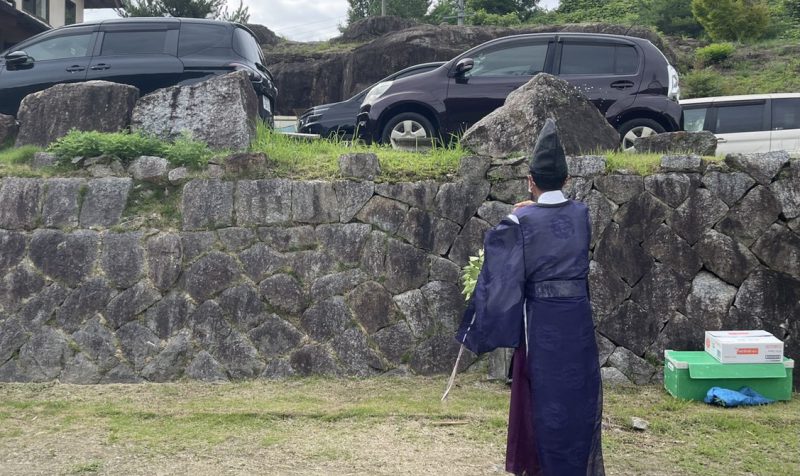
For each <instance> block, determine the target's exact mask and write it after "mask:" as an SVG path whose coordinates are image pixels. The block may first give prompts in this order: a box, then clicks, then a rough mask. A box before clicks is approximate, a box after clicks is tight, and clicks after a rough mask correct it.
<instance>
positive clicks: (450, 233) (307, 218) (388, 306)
mask: <svg viewBox="0 0 800 476" xmlns="http://www.w3.org/2000/svg"><path fill="white" fill-rule="evenodd" d="M727 164H728V165H710V166H707V165H706V164H704V163H702V162H701V161H700V159H698V158H694V157H665V159H664V161H663V162H662V170H663V172H660V173H658V174H655V175H651V176H649V177H646V178H642V177H641V176H637V175H627V174H612V175H606V174H605V172H604V171H605V161H604V159H602V158H599V157H583V158H575V159H571V160H570V170H571V171H572V175H573V176H574V178H573V179H572V181H571V182H570V184H569V186H568V192H569V195H570V196H571V197H574V198H576V199H579V200H583V201H585V202H587V203H588V204H589V205H590V207H591V210H592V218H593V225H592V226H593V231H594V237H593V240H592V253H593V260H592V264H591V276H590V279H591V287H592V300H593V307H594V310H595V318H596V320H597V323H598V325H597V329H598V340H599V347H600V354H601V363H602V365H603V367H604V370H603V373H604V376H605V377H606V378H607V379H611V380H616V381H632V382H635V383H637V384H641V383H647V382H651V381H654V380H657V379H659V377H660V374H659V372H658V367H657V366H658V363H659V359H660V358H661V355H662V354H663V350H664V349H667V348H675V349H697V348H700V346H701V345H702V332H703V330H704V329H717V328H733V327H738V328H764V329H766V330H768V331H770V332H773V333H774V334H776V335H777V336H778V337H780V338H782V339H785V341H786V345H787V353H788V354H789V355H790V356H793V357H794V358H798V357H800V319H798V315H800V235H799V233H800V218H798V217H800V163H798V162H797V161H790V160H789V158H788V156H786V155H783V154H768V155H762V156H736V157H729V159H728V161H727ZM526 171H527V170H526V164H525V163H524V162H522V161H497V162H493V163H492V164H491V167H490V164H489V163H487V162H486V161H485V160H483V159H480V158H475V157H468V158H465V159H464V161H462V166H461V170H460V173H459V176H458V177H457V179H456V180H455V181H453V182H450V183H441V184H440V183H435V182H415V183H401V184H381V183H375V182H372V181H355V180H339V181H333V182H325V181H307V182H302V181H291V180H284V179H268V180H238V181H224V180H219V179H216V180H194V181H191V182H189V183H187V184H186V185H185V186H184V187H183V193H182V197H181V202H182V203H181V216H182V229H181V230H150V229H135V230H130V229H128V228H129V227H128V228H126V229H125V231H121V229H122V228H123V227H120V226H119V224H120V219H121V216H122V214H123V211H124V210H125V207H126V202H127V200H128V198H129V195H130V194H131V190H132V187H134V186H135V183H134V181H133V180H131V179H129V178H106V179H90V180H84V179H46V180H45V179H19V178H6V179H2V180H0V381H50V380H56V379H58V380H60V381H62V382H74V383H97V382H138V381H142V380H148V381H159V382H161V381H172V380H176V379H180V378H184V377H185V378H190V379H200V380H213V381H216V380H230V379H250V378H259V377H263V378H276V377H284V376H291V375H310V374H323V375H356V376H368V375H376V374H381V373H386V372H392V373H405V372H413V373H418V374H433V373H442V372H446V371H448V370H449V369H448V367H449V366H451V365H452V363H453V361H454V359H455V354H456V353H457V350H458V346H457V344H456V343H455V342H454V340H453V338H452V336H453V333H454V330H455V327H456V324H457V322H458V321H459V319H460V315H461V313H462V311H463V308H464V303H463V299H462V296H461V294H460V283H459V274H460V273H459V267H460V266H461V265H463V264H464V263H465V262H466V261H467V259H468V257H469V256H470V255H472V254H475V253H476V251H477V249H478V248H479V247H480V245H481V240H482V236H483V234H484V232H485V231H486V230H487V229H488V228H489V227H490V226H492V225H493V224H495V223H497V222H498V221H499V220H500V219H501V218H502V217H503V216H504V215H505V214H507V213H508V212H509V211H510V209H511V205H510V203H512V202H514V201H516V200H518V199H520V198H523V197H524V196H525V194H526V185H525V180H524V176H525V174H526ZM474 360H475V359H474V356H471V357H470V358H468V359H467V361H466V362H465V366H466V365H470V364H472V363H473V362H474Z"/></svg>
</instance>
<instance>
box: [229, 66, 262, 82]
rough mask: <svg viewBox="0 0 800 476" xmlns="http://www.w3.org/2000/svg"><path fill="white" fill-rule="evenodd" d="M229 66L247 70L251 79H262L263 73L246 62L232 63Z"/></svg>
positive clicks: (234, 68)
mask: <svg viewBox="0 0 800 476" xmlns="http://www.w3.org/2000/svg"><path fill="white" fill-rule="evenodd" d="M228 67H230V68H233V70H234V71H245V72H246V73H247V75H248V76H249V77H250V80H251V81H256V82H258V81H261V75H260V74H259V73H258V71H256V70H255V69H253V68H251V67H250V66H248V65H246V64H244V63H230V64H229V65H228Z"/></svg>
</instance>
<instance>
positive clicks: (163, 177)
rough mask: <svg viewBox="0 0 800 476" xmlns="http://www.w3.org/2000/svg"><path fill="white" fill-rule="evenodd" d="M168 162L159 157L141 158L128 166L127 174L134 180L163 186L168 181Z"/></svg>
mask: <svg viewBox="0 0 800 476" xmlns="http://www.w3.org/2000/svg"><path fill="white" fill-rule="evenodd" d="M168 173H169V162H168V161H167V159H163V158H161V157H148V156H141V157H139V158H137V159H134V161H133V162H131V165H129V166H128V174H130V176H131V177H133V179H134V180H139V181H141V182H149V183H154V184H163V183H166V182H167V180H168V176H167V175H168Z"/></svg>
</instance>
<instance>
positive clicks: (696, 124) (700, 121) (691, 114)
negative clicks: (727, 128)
mask: <svg viewBox="0 0 800 476" xmlns="http://www.w3.org/2000/svg"><path fill="white" fill-rule="evenodd" d="M706 111H708V108H707V107H698V108H696V109H684V110H683V130H685V131H689V132H700V131H704V130H705V124H706Z"/></svg>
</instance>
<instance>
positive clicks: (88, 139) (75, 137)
mask: <svg viewBox="0 0 800 476" xmlns="http://www.w3.org/2000/svg"><path fill="white" fill-rule="evenodd" d="M165 146H166V144H165V143H164V142H162V141H160V140H158V139H155V138H152V137H148V136H144V135H141V134H139V133H134V134H128V133H126V132H97V131H77V130H71V131H70V132H69V133H68V134H67V135H65V136H64V137H62V138H60V139H58V140H57V141H56V142H54V143H53V144H51V145H50V147H49V149H48V150H50V152H52V153H54V154H56V155H57V156H58V157H60V158H61V159H65V160H68V159H71V158H73V157H97V156H99V155H111V156H114V157H117V158H119V159H120V160H122V161H123V162H128V161H130V160H132V159H134V158H136V157H139V156H141V155H162V154H163V152H164V149H165Z"/></svg>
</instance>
